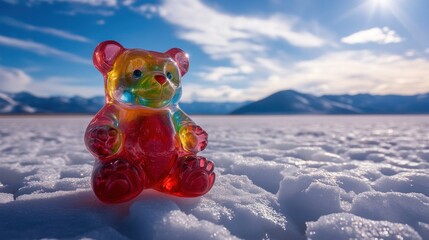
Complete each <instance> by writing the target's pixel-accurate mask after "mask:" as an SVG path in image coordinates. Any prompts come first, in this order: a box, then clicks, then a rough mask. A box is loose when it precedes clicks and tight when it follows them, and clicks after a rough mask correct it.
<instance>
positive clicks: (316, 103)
mask: <svg viewBox="0 0 429 240" xmlns="http://www.w3.org/2000/svg"><path fill="white" fill-rule="evenodd" d="M353 113H355V114H356V113H360V111H359V109H356V108H354V107H353V106H352V105H349V104H345V103H341V102H337V101H332V100H329V99H325V98H321V97H316V96H313V95H310V94H304V93H299V92H297V91H293V90H285V91H280V92H276V93H274V94H272V95H270V96H268V97H266V98H264V99H261V100H259V101H256V102H253V103H250V104H247V105H245V106H243V107H241V108H238V109H236V110H234V111H233V112H232V114H353Z"/></svg>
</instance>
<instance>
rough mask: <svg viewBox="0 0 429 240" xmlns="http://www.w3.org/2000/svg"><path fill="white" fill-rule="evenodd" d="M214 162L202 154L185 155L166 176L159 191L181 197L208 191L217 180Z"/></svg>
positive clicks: (198, 194) (194, 195) (196, 195)
mask: <svg viewBox="0 0 429 240" xmlns="http://www.w3.org/2000/svg"><path fill="white" fill-rule="evenodd" d="M213 169H214V164H213V162H212V161H209V160H207V159H206V158H204V157H201V156H193V155H191V156H184V157H181V158H180V159H178V164H177V165H176V167H175V168H174V169H172V171H171V173H170V175H169V176H167V177H166V178H165V180H164V181H163V183H162V184H161V186H160V187H158V188H157V190H158V191H161V192H165V193H168V194H172V195H176V196H181V197H198V196H201V195H203V194H205V193H207V192H208V191H209V190H210V189H211V188H212V186H213V183H214V181H215V177H216V176H215V173H214V172H213Z"/></svg>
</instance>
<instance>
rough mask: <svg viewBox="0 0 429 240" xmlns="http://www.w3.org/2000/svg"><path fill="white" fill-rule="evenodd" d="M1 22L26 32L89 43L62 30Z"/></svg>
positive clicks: (10, 20) (86, 39)
mask: <svg viewBox="0 0 429 240" xmlns="http://www.w3.org/2000/svg"><path fill="white" fill-rule="evenodd" d="M1 22H3V23H4V24H7V25H9V26H13V27H17V28H21V29H25V30H28V31H35V32H41V33H45V34H49V35H52V36H56V37H60V38H64V39H68V40H73V41H78V42H90V41H91V40H89V39H88V38H86V37H83V36H80V35H77V34H74V33H69V32H67V31H63V30H60V29H55V28H50V27H39V26H34V25H31V24H28V23H24V22H20V21H17V20H15V19H13V18H7V17H5V18H2V19H1Z"/></svg>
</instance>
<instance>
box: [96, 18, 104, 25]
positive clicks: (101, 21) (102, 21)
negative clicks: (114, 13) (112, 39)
mask: <svg viewBox="0 0 429 240" xmlns="http://www.w3.org/2000/svg"><path fill="white" fill-rule="evenodd" d="M95 23H96V24H97V25H104V24H106V21H104V20H103V19H100V20H97V22H95Z"/></svg>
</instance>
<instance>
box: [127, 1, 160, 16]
mask: <svg viewBox="0 0 429 240" xmlns="http://www.w3.org/2000/svg"><path fill="white" fill-rule="evenodd" d="M128 8H129V9H130V10H131V11H134V12H137V13H139V14H141V15H143V16H145V17H146V18H152V17H153V16H154V15H155V14H158V13H159V7H158V6H157V5H154V4H149V3H146V4H142V5H140V6H138V7H136V6H131V5H128Z"/></svg>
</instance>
